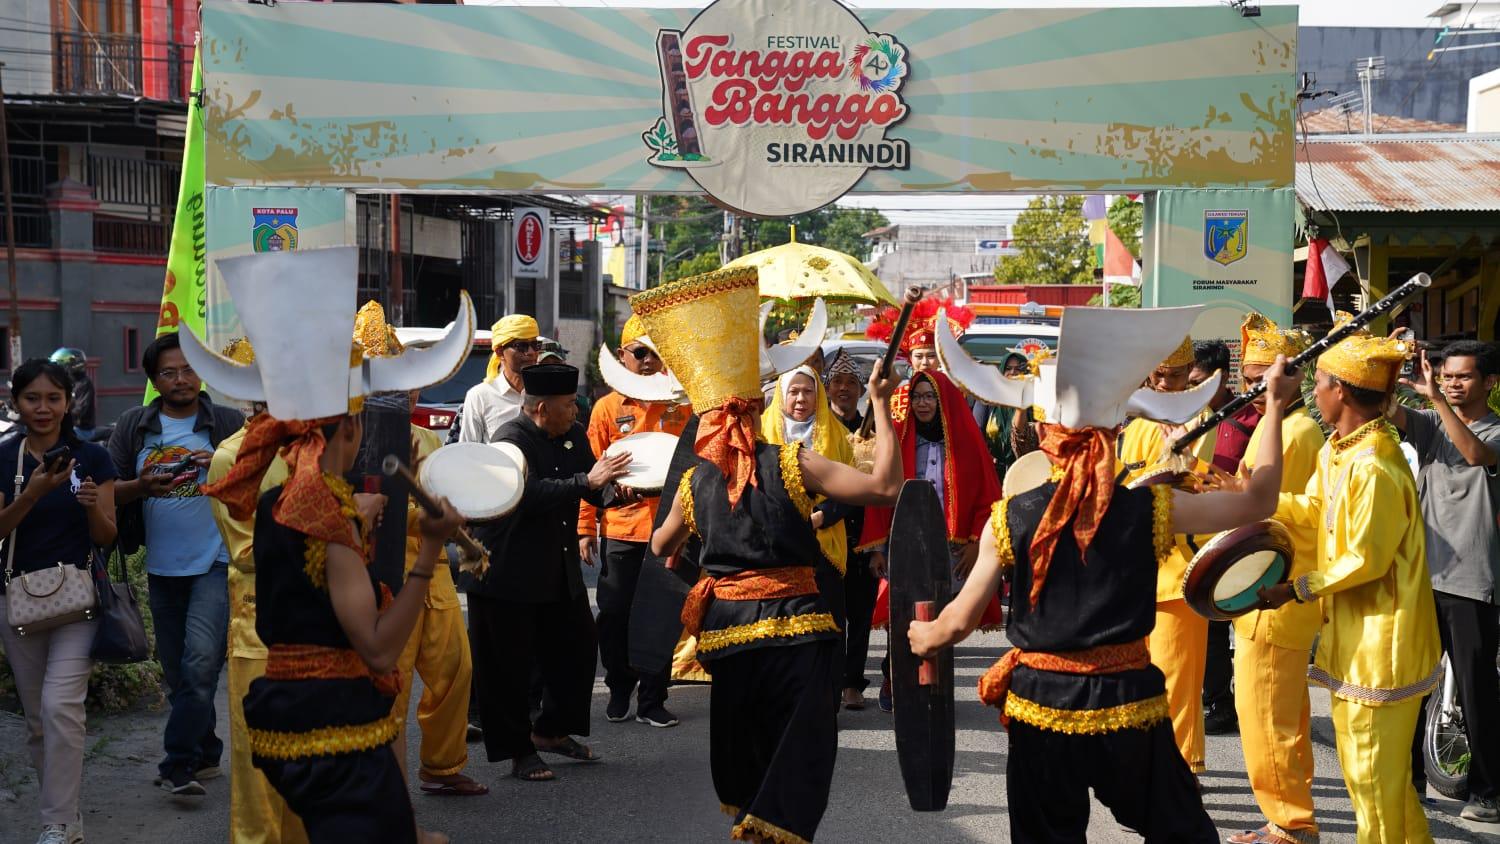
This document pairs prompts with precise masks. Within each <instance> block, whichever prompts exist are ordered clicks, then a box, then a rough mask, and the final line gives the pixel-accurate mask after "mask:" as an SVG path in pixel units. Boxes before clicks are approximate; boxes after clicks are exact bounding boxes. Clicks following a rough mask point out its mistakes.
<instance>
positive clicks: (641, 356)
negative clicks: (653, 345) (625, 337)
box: [625, 346, 656, 360]
mask: <svg viewBox="0 0 1500 844" xmlns="http://www.w3.org/2000/svg"><path fill="white" fill-rule="evenodd" d="M625 351H627V352H629V353H630V354H631V356H633V357H634V358H635V359H636V360H645V359H646V358H648V357H650V356H651V355H654V354H656V352H653V351H651V350H650V349H648V348H646V347H645V346H636V347H635V348H634V349H626V350H625Z"/></svg>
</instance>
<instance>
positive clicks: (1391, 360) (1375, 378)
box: [1318, 311, 1414, 393]
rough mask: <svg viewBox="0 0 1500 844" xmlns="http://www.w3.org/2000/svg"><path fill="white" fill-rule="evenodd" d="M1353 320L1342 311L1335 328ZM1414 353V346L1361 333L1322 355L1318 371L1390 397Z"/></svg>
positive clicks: (1335, 319) (1368, 333)
mask: <svg viewBox="0 0 1500 844" xmlns="http://www.w3.org/2000/svg"><path fill="white" fill-rule="evenodd" d="M1351 319H1353V317H1352V316H1350V315H1349V314H1347V313H1345V312H1343V311H1339V312H1338V313H1336V314H1334V328H1338V327H1339V326H1341V325H1343V324H1344V323H1346V322H1348V321H1349V320H1351ZM1413 351H1414V350H1413V348H1412V345H1411V344H1410V343H1406V342H1403V341H1401V340H1393V339H1391V338H1389V337H1376V336H1374V335H1372V334H1370V332H1368V331H1365V330H1364V329H1360V330H1359V331H1356V332H1354V333H1353V334H1351V335H1349V336H1348V337H1345V338H1344V339H1343V340H1340V341H1339V342H1338V343H1336V344H1334V346H1333V348H1331V349H1329V350H1328V351H1326V352H1324V353H1323V354H1322V355H1320V356H1319V357H1318V368H1319V369H1321V370H1323V371H1324V372H1326V373H1328V374H1329V375H1332V376H1333V377H1335V378H1337V379H1339V380H1340V381H1343V382H1344V383H1346V384H1349V385H1351V386H1355V387H1362V388H1364V389H1367V390H1378V391H1380V392H1382V393H1386V392H1390V391H1391V390H1392V389H1393V388H1394V387H1395V386H1396V379H1397V378H1398V377H1400V375H1401V365H1402V364H1404V363H1406V360H1407V358H1409V357H1410V356H1411V354H1412V352H1413Z"/></svg>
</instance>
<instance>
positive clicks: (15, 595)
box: [5, 436, 99, 636]
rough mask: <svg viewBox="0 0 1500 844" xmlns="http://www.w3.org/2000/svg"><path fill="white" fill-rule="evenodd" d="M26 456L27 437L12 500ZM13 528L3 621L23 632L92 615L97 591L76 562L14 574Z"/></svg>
mask: <svg viewBox="0 0 1500 844" xmlns="http://www.w3.org/2000/svg"><path fill="white" fill-rule="evenodd" d="M25 456H26V438H25V437H24V436H23V437H21V448H20V451H19V453H17V454H16V487H15V489H16V491H15V494H14V495H13V496H12V497H11V501H12V502H14V501H15V500H16V499H17V498H20V497H21V488H22V486H24V485H25V483H26V476H25V475H24V474H23V473H22V470H21V466H22V464H23V458H24V457H25ZM15 564H16V531H15V530H12V531H11V532H10V538H9V539H7V540H6V542H5V603H6V615H7V618H6V623H7V624H9V625H10V626H11V629H13V630H15V631H16V635H18V636H25V635H27V634H30V633H40V632H42V631H44V630H51V629H52V628H54V627H61V626H63V625H64V624H72V623H73V622H75V621H88V620H90V619H92V618H93V617H94V611H95V610H96V609H97V608H98V606H99V593H98V592H97V591H96V590H95V589H94V578H93V575H92V574H91V573H90V572H89V571H88V570H87V569H82V568H79V567H78V566H76V565H72V564H70V563H65V562H62V561H58V563H57V565H55V566H49V567H47V568H44V569H40V570H38V571H33V572H27V573H26V574H23V575H19V576H15V575H14V571H15Z"/></svg>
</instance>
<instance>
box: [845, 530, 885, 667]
mask: <svg viewBox="0 0 1500 844" xmlns="http://www.w3.org/2000/svg"><path fill="white" fill-rule="evenodd" d="M879 587H880V581H879V580H878V579H876V577H875V575H873V574H870V555H869V554H853V553H851V554H850V555H849V569H848V571H846V572H845V573H844V603H845V606H846V608H847V609H848V611H849V622H848V624H846V625H844V670H843V678H842V679H843V682H842V684H841V685H842V686H843V688H846V689H857V690H859V691H864V690H865V688H866V687H868V686H869V685H870V681H869V680H867V679H865V663H866V662H868V661H869V658H870V616H871V615H872V614H873V613H874V612H875V594H876V592H877V591H878V590H879Z"/></svg>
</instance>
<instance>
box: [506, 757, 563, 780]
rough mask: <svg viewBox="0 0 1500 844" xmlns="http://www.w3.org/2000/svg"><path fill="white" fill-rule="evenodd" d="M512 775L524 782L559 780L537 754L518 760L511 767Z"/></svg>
mask: <svg viewBox="0 0 1500 844" xmlns="http://www.w3.org/2000/svg"><path fill="white" fill-rule="evenodd" d="M544 774H545V776H543V775H544ZM510 775H511V776H513V777H515V778H516V779H518V780H521V781H523V782H553V781H555V780H556V779H557V775H556V774H554V773H552V769H551V768H549V767H547V763H546V762H543V761H542V757H540V756H538V755H536V754H535V753H532V754H530V755H528V756H522V757H521V758H520V759H517V760H516V761H515V762H514V763H513V764H512V765H511V768H510Z"/></svg>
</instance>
